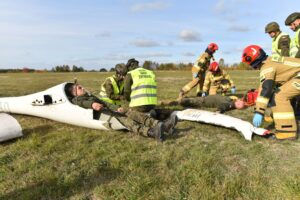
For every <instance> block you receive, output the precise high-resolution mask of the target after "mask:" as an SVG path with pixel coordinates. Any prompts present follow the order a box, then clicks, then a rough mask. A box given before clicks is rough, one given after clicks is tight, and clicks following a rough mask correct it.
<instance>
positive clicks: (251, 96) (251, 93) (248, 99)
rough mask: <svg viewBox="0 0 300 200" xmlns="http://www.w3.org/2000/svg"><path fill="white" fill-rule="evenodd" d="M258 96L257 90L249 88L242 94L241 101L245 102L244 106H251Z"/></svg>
mask: <svg viewBox="0 0 300 200" xmlns="http://www.w3.org/2000/svg"><path fill="white" fill-rule="evenodd" d="M257 96H258V90H256V89H251V90H248V92H247V93H246V94H245V95H244V97H243V101H244V102H245V105H246V106H253V105H254V104H255V102H256V99H257Z"/></svg>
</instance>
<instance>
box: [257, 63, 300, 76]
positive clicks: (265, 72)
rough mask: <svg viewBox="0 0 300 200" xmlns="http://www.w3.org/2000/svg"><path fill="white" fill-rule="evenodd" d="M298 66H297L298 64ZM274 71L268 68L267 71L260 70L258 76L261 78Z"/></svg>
mask: <svg viewBox="0 0 300 200" xmlns="http://www.w3.org/2000/svg"><path fill="white" fill-rule="evenodd" d="M298 65H299V64H298ZM273 71H274V68H273V67H270V68H268V69H264V70H262V71H261V72H260V75H261V76H262V75H266V74H268V73H271V72H273Z"/></svg>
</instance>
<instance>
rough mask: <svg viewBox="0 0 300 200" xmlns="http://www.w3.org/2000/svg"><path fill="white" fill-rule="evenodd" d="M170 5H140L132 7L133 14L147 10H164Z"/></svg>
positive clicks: (160, 3) (154, 3)
mask: <svg viewBox="0 0 300 200" xmlns="http://www.w3.org/2000/svg"><path fill="white" fill-rule="evenodd" d="M168 7H169V5H168V4H166V3H164V2H152V3H139V4H135V5H133V6H132V7H131V11H132V12H143V11H146V10H164V9H166V8H168Z"/></svg>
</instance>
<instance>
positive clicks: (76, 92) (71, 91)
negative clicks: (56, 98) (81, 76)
mask: <svg viewBox="0 0 300 200" xmlns="http://www.w3.org/2000/svg"><path fill="white" fill-rule="evenodd" d="M65 91H66V95H67V96H68V97H69V98H73V97H78V96H82V95H84V94H86V90H85V89H84V87H82V86H81V85H78V84H74V83H67V85H66V90H65Z"/></svg>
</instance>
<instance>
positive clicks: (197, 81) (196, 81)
mask: <svg viewBox="0 0 300 200" xmlns="http://www.w3.org/2000/svg"><path fill="white" fill-rule="evenodd" d="M193 68H194V67H193ZM204 78H205V71H199V72H198V76H197V77H194V75H192V81H190V82H189V83H188V84H186V85H185V86H183V88H182V89H181V90H182V91H183V92H184V94H186V93H188V92H189V91H191V90H192V89H193V88H194V87H196V86H197V93H200V92H202V88H203V85H204Z"/></svg>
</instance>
